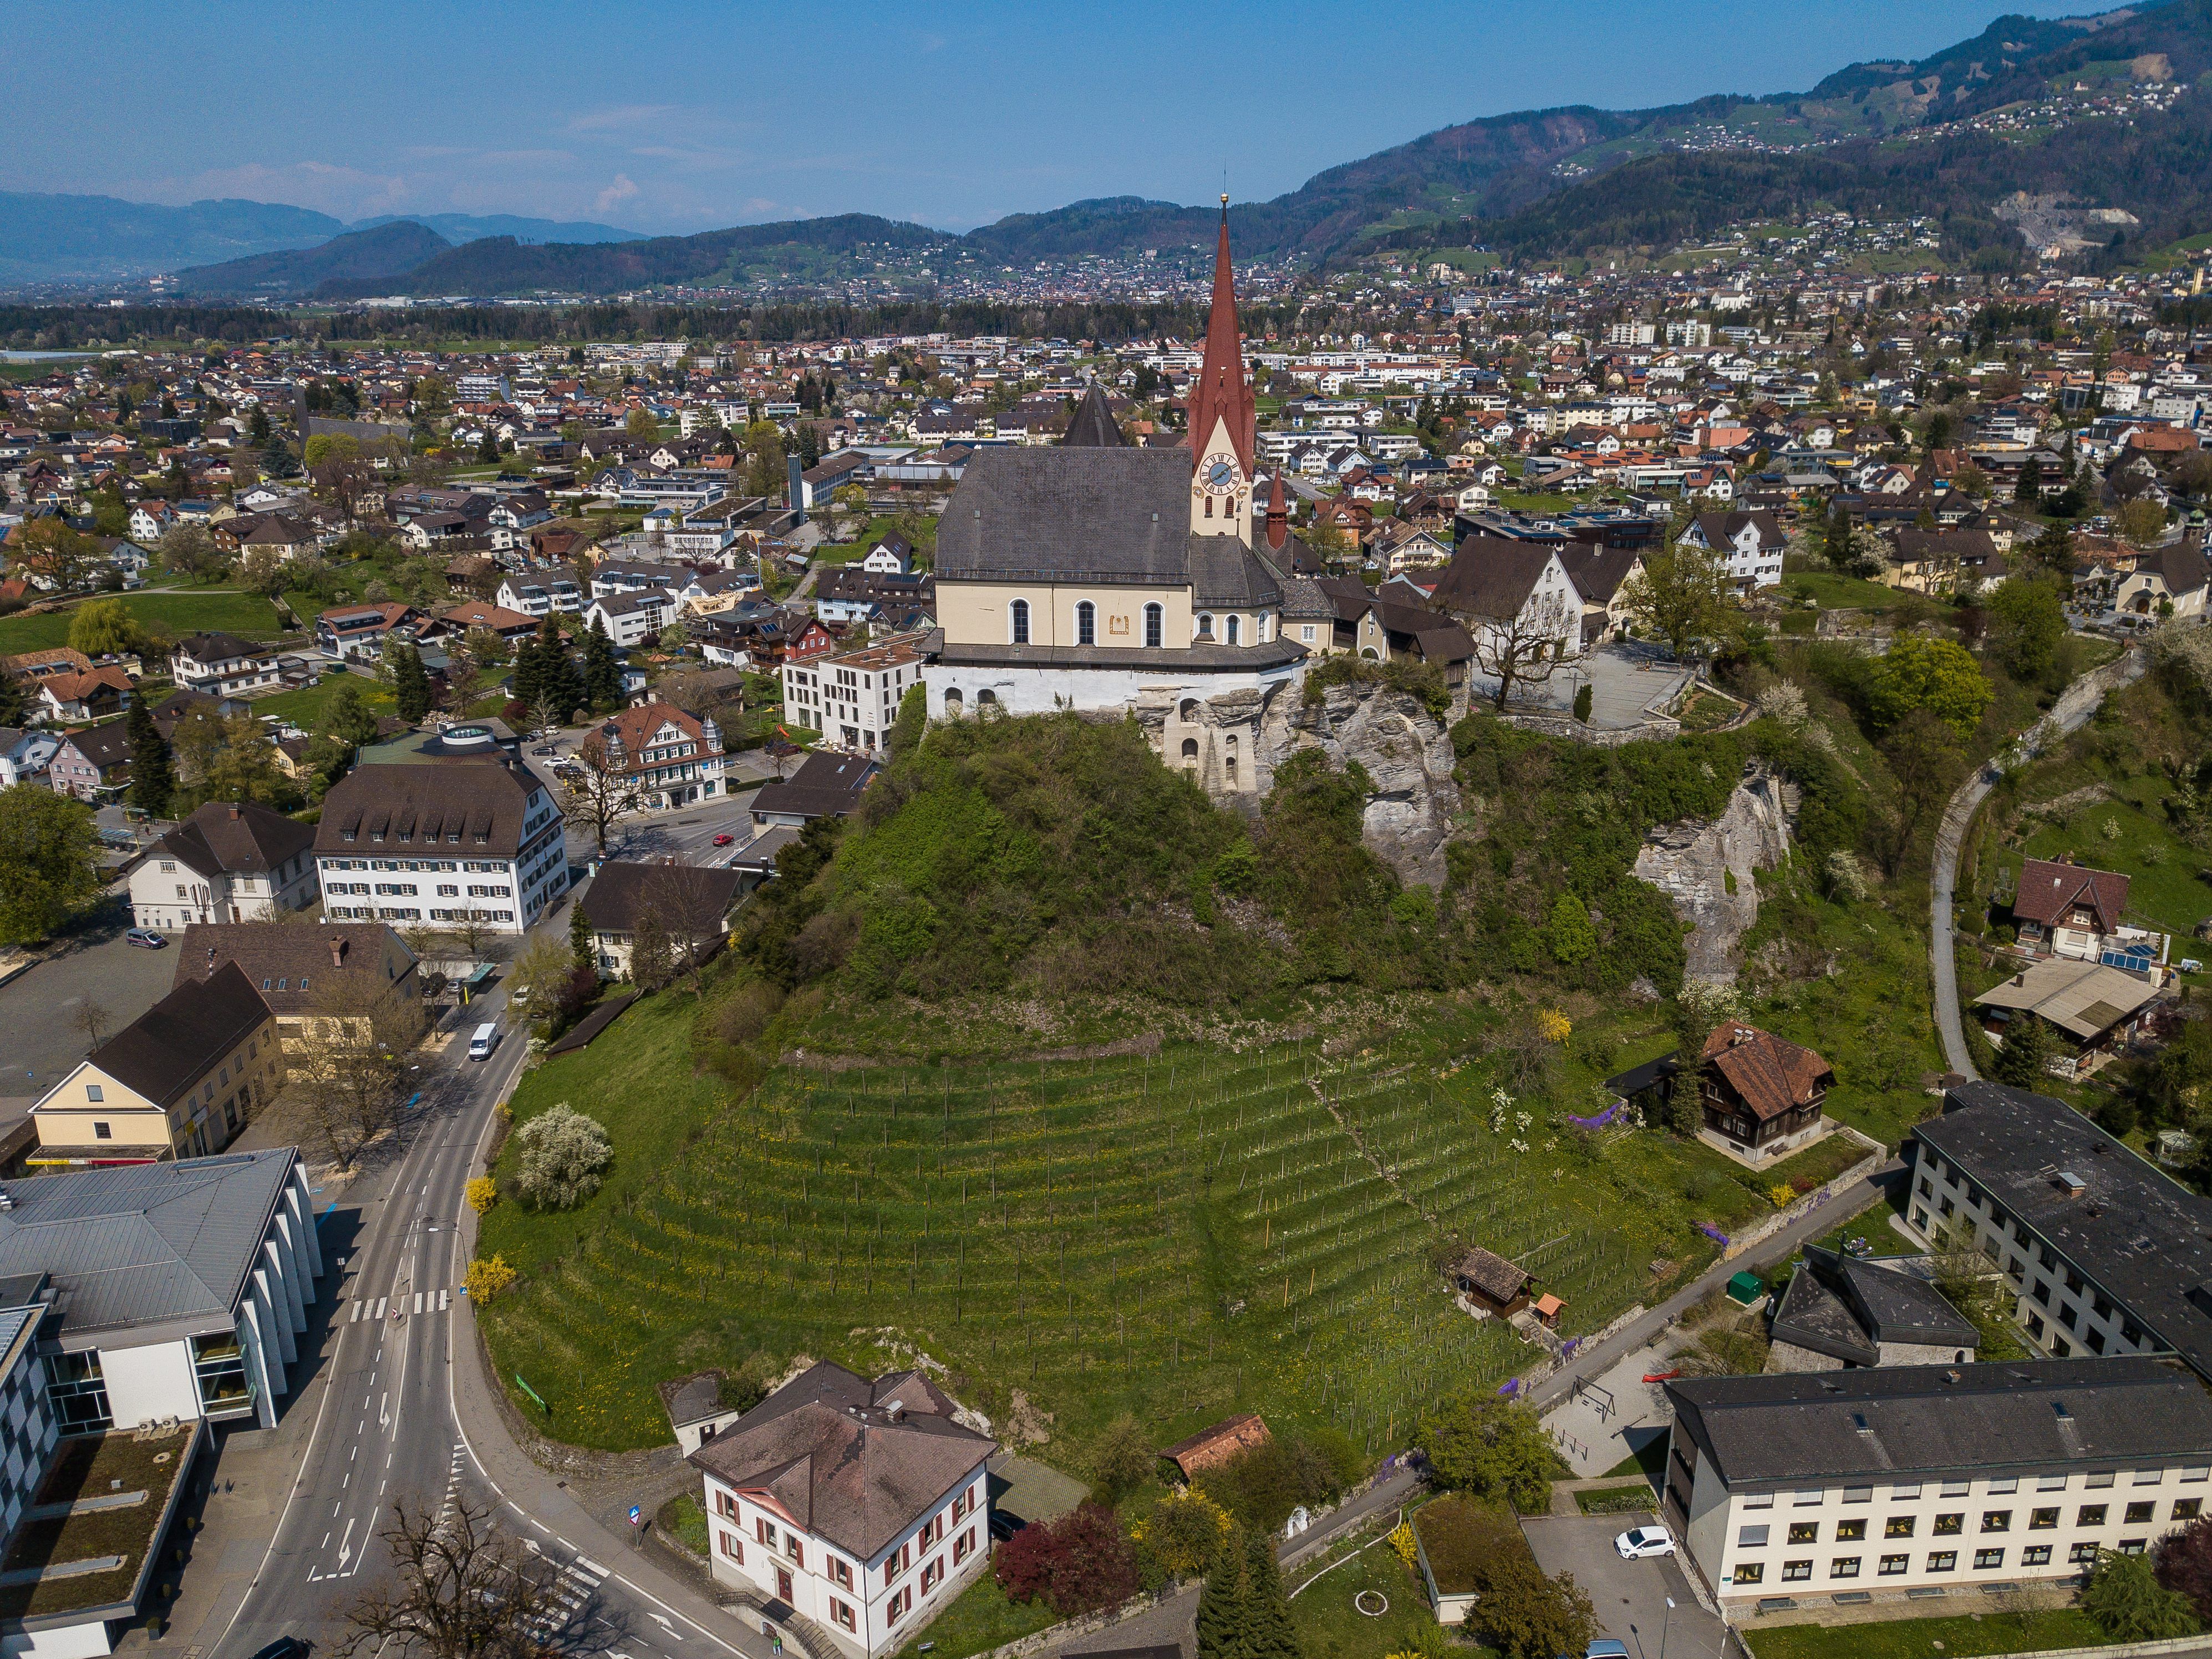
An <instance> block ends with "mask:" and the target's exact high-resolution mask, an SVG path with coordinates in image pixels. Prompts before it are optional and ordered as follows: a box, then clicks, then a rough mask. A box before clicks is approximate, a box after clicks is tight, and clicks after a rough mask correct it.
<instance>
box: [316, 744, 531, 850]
mask: <svg viewBox="0 0 2212 1659" xmlns="http://www.w3.org/2000/svg"><path fill="white" fill-rule="evenodd" d="M540 787H542V786H541V785H540V784H539V783H538V780H537V778H536V777H535V776H533V775H531V774H530V773H527V772H521V773H517V772H514V771H511V770H509V769H507V767H506V766H504V765H502V764H501V763H499V762H498V761H494V760H451V761H445V760H441V761H422V762H416V763H412V764H404V763H403V764H398V765H391V766H357V767H356V768H355V769H353V770H352V771H350V772H349V773H347V774H346V775H345V776H344V777H343V778H341V779H339V780H338V781H337V785H336V786H335V787H332V789H331V793H329V794H328V795H327V796H325V798H324V800H323V817H322V821H321V823H319V824H318V825H317V826H316V829H315V850H316V851H317V852H319V853H343V854H349V855H350V856H354V857H364V858H365V857H367V856H368V855H369V854H372V853H376V854H382V855H384V856H386V857H392V856H398V855H400V854H435V855H437V856H446V857H452V858H455V859H469V858H478V859H480V858H485V857H494V858H512V857H513V856H514V854H516V853H517V852H518V851H519V850H520V848H521V846H522V824H523V819H524V817H525V815H526V808H527V806H528V805H529V801H530V797H531V794H532V792H533V791H535V790H537V789H538V788H540ZM433 842H435V843H436V845H435V847H434V846H433V844H432V843H433Z"/></svg>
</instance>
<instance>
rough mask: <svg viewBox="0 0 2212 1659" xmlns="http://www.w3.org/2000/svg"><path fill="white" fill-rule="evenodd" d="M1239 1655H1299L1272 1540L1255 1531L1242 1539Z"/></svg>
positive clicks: (1268, 1658) (1281, 1658)
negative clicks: (1242, 1603) (1242, 1594)
mask: <svg viewBox="0 0 2212 1659" xmlns="http://www.w3.org/2000/svg"><path fill="white" fill-rule="evenodd" d="M1243 1635H1244V1639H1243V1643H1242V1644H1241V1648H1242V1651H1243V1659H1300V1650H1299V1647H1298V1632H1297V1626H1294V1625H1293V1624H1292V1623H1291V1607H1290V1603H1289V1602H1288V1601H1285V1600H1284V1598H1283V1575H1282V1571H1281V1569H1280V1568H1279V1566H1278V1565H1276V1562H1275V1541H1274V1540H1273V1538H1271V1537H1270V1536H1268V1534H1266V1533H1261V1532H1255V1533H1254V1534H1251V1536H1250V1537H1249V1538H1247V1539H1246V1540H1245V1541H1244V1632H1243Z"/></svg>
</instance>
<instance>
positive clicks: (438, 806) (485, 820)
mask: <svg viewBox="0 0 2212 1659" xmlns="http://www.w3.org/2000/svg"><path fill="white" fill-rule="evenodd" d="M315 864H316V872H317V876H318V878H319V881H320V883H321V886H322V894H323V916H324V919H325V921H387V922H392V923H396V924H398V925H400V926H403V927H404V925H406V924H407V923H409V922H416V921H429V922H439V921H463V920H467V919H469V918H470V917H471V916H473V917H476V918H477V919H479V920H482V921H485V922H487V923H488V924H489V925H490V926H491V927H495V928H497V929H498V930H499V931H501V933H522V932H523V931H525V930H526V929H527V928H528V927H532V925H533V924H535V923H536V922H537V921H538V918H539V917H540V916H542V915H544V913H545V909H546V907H547V906H548V905H550V904H551V903H553V902H555V901H556V900H557V899H558V898H559V897H560V896H561V895H562V894H563V893H565V892H567V891H568V849H567V846H566V843H565V842H564V840H563V831H562V816H561V809H560V807H559V805H557V804H556V802H555V800H554V799H553V797H552V795H551V794H550V793H549V792H548V791H547V789H546V788H545V787H544V784H542V783H541V782H539V781H538V778H537V776H536V775H534V774H532V772H530V771H529V770H528V769H526V768H524V767H522V766H521V765H520V764H519V763H515V762H513V760H511V759H510V758H507V757H500V758H496V759H492V758H473V757H454V758H451V759H439V760H428V761H411V762H405V761H403V762H394V763H390V764H385V765H370V766H357V767H356V768H355V769H353V770H352V771H350V772H349V773H347V774H346V775H345V776H344V777H343V778H341V779H340V780H339V781H337V784H336V785H335V786H334V787H332V788H331V792H330V793H329V794H328V795H327V796H325V798H324V800H323V816H322V819H321V822H320V823H318V824H317V825H316V827H315Z"/></svg>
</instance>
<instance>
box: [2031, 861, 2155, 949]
mask: <svg viewBox="0 0 2212 1659" xmlns="http://www.w3.org/2000/svg"><path fill="white" fill-rule="evenodd" d="M2128 882H2129V878H2127V877H2125V876H2124V875H2120V874H2118V872H2114V871H2111V870H2092V869H2091V868H2089V867H2088V866H2087V865H2081V864H2073V863H2069V862H2068V861H2066V860H2063V859H2061V860H2051V859H2027V860H2023V861H2022V863H2021V867H2020V879H2019V881H2018V883H2017V884H2015V887H2014V889H2013V897H2012V917H2013V921H2014V923H2015V926H2016V927H2018V929H2019V938H2020V943H2021V945H2023V946H2024V947H2026V948H2027V950H2029V951H2033V952H2034V953H2035V954H2037V955H2039V956H2045V955H2048V956H2060V957H2072V958H2074V959H2075V961H2077V962H2096V961H2099V960H2100V959H2101V958H2102V957H2104V955H2105V954H2106V952H2107V951H2119V952H2122V953H2126V951H2125V947H2126V946H2127V945H2131V944H2135V943H2136V942H2137V939H2136V936H2140V938H2141V939H2144V940H2148V939H2154V938H2156V937H2159V936H2157V935H2153V934H2149V933H2143V932H2142V929H2140V928H2127V927H2124V926H2123V924H2122V922H2121V920H2120V918H2121V915H2123V914H2124V912H2125V911H2126V909H2127V908H2128ZM2154 954H2162V951H2160V952H2154Z"/></svg>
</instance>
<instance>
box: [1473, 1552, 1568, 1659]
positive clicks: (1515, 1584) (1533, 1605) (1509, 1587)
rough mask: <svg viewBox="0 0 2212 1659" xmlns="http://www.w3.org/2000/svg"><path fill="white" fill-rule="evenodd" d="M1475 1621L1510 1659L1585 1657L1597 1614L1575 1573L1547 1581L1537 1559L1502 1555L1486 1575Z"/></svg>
mask: <svg viewBox="0 0 2212 1659" xmlns="http://www.w3.org/2000/svg"><path fill="white" fill-rule="evenodd" d="M1482 1581H1483V1582H1482V1594H1481V1596H1480V1599H1479V1600H1478V1601H1477V1602H1476V1611H1475V1614H1474V1616H1475V1618H1476V1619H1477V1620H1479V1621H1480V1624H1481V1626H1482V1629H1483V1631H1484V1632H1485V1633H1486V1635H1488V1636H1489V1637H1490V1638H1492V1640H1493V1641H1494V1642H1495V1643H1496V1644H1498V1647H1499V1648H1500V1649H1501V1650H1504V1653H1505V1654H1506V1655H1507V1656H1509V1659H1553V1656H1555V1655H1558V1654H1562V1653H1581V1652H1583V1651H1584V1650H1587V1649H1588V1648H1589V1642H1590V1638H1591V1637H1593V1636H1595V1634H1596V1633H1597V1610H1596V1608H1595V1607H1593V1606H1592V1605H1591V1603H1590V1599H1589V1596H1588V1595H1585V1594H1583V1590H1582V1589H1581V1588H1580V1587H1579V1586H1578V1585H1577V1584H1576V1583H1575V1581H1574V1576H1573V1575H1572V1574H1571V1573H1565V1572H1563V1573H1561V1574H1560V1575H1559V1577H1556V1578H1547V1577H1544V1571H1543V1569H1542V1568H1541V1567H1539V1566H1538V1565H1536V1561H1535V1558H1534V1556H1531V1555H1527V1554H1523V1553H1510V1554H1501V1555H1499V1556H1498V1557H1496V1558H1494V1559H1492V1561H1490V1562H1489V1563H1488V1564H1487V1565H1486V1568H1485V1570H1484V1571H1483V1573H1482Z"/></svg>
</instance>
